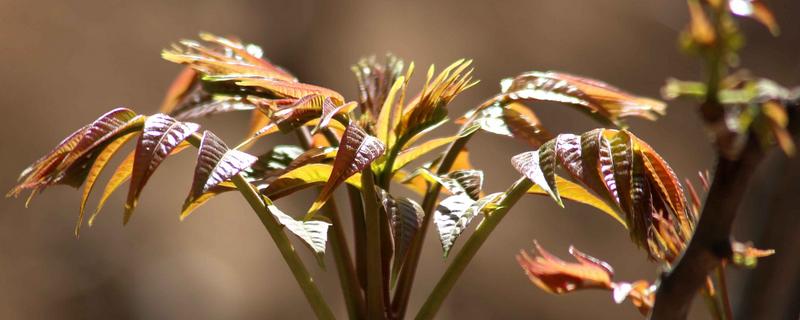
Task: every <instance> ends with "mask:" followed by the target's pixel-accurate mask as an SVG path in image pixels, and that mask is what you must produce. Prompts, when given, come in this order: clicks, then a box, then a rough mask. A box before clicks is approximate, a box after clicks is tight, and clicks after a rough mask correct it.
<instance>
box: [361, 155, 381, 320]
mask: <svg viewBox="0 0 800 320" xmlns="http://www.w3.org/2000/svg"><path fill="white" fill-rule="evenodd" d="M374 179H375V177H374V176H373V173H372V169H370V168H369V167H367V168H366V169H364V170H363V171H362V172H361V185H362V195H363V197H364V209H365V210H364V211H365V212H364V213H365V214H364V220H365V223H366V229H367V230H366V231H367V234H366V239H365V240H366V251H367V252H366V253H367V257H366V258H367V259H366V260H367V299H366V300H367V317H368V318H369V319H385V318H386V316H385V315H386V313H385V308H384V300H383V299H384V297H383V292H384V291H383V265H382V256H381V226H380V216H379V214H380V213H379V212H378V196H377V194H376V193H375V180H374Z"/></svg>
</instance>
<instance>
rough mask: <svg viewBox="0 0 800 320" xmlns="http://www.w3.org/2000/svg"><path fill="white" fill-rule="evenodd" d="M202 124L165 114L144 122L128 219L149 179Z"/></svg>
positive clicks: (129, 191)
mask: <svg viewBox="0 0 800 320" xmlns="http://www.w3.org/2000/svg"><path fill="white" fill-rule="evenodd" d="M198 128H200V126H199V125H197V124H194V123H189V122H180V121H177V120H175V119H174V118H172V117H170V116H168V115H165V114H156V115H153V116H151V117H149V118H147V120H146V121H145V122H144V129H142V135H141V136H140V137H139V141H138V142H137V144H136V156H135V158H134V160H133V169H132V170H133V171H132V174H131V184H130V189H128V199H127V201H126V202H125V219H124V221H125V223H127V222H128V221H129V220H130V217H131V215H132V214H133V210H134V209H135V208H136V204H137V202H138V199H139V195H140V194H141V192H142V188H144V186H145V184H147V180H149V179H150V176H151V175H152V174H153V172H155V170H156V169H157V168H158V166H159V165H160V164H161V162H163V161H164V160H165V159H166V158H167V157H168V156H169V155H170V153H171V152H172V150H174V149H175V148H176V147H177V146H178V145H179V144H180V143H181V142H183V141H184V140H185V139H186V138H187V137H189V136H190V135H191V134H193V133H194V132H195V131H197V129H198Z"/></svg>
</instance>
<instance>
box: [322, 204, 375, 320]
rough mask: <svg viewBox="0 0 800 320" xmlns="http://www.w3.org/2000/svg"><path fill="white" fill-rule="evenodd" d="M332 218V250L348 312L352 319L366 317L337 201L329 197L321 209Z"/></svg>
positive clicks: (362, 296) (362, 297)
mask: <svg viewBox="0 0 800 320" xmlns="http://www.w3.org/2000/svg"><path fill="white" fill-rule="evenodd" d="M321 211H322V212H323V213H324V214H325V215H326V216H327V217H328V218H329V219H330V220H331V232H332V233H333V238H332V239H330V243H331V251H333V257H334V261H335V262H336V271H337V272H338V273H339V285H340V286H341V287H342V295H344V302H345V305H346V306H347V314H348V315H349V316H350V319H363V318H364V312H365V308H364V295H363V294H362V291H361V287H360V285H359V283H358V279H356V271H355V269H354V267H353V258H352V257H351V256H350V250H349V249H348V248H347V238H346V236H345V234H344V229H343V228H342V227H343V226H344V224H342V219H341V217H340V215H339V210H338V209H337V207H336V202H335V200H334V199H333V198H331V199H329V200H328V202H327V203H326V204H325V206H323V207H322V210H321Z"/></svg>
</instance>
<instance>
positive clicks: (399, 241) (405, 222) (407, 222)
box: [384, 197, 425, 269]
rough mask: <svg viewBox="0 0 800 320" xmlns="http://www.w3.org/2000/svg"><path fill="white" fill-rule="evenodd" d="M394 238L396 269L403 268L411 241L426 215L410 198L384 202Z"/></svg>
mask: <svg viewBox="0 0 800 320" xmlns="http://www.w3.org/2000/svg"><path fill="white" fill-rule="evenodd" d="M384 207H385V208H386V212H387V213H388V214H389V221H390V225H391V227H392V236H393V237H394V257H395V259H394V265H395V269H398V268H399V267H401V266H402V263H403V261H404V260H405V256H406V253H407V252H408V248H409V247H410V245H411V241H412V240H413V239H414V236H415V235H416V233H417V230H419V226H420V225H421V224H422V218H423V217H424V216H425V213H424V212H423V210H422V207H420V205H419V204H417V203H416V202H414V200H411V199H408V198H397V199H395V198H391V197H389V198H388V200H386V201H384Z"/></svg>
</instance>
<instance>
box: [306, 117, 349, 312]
mask: <svg viewBox="0 0 800 320" xmlns="http://www.w3.org/2000/svg"><path fill="white" fill-rule="evenodd" d="M295 132H296V134H297V140H298V141H299V142H300V145H301V146H302V147H303V149H305V150H308V149H309V148H311V134H310V133H309V132H308V128H306V127H300V128H298V129H297V130H296V131H295ZM324 132H325V133H330V135H328V134H326V138H328V142H329V143H330V144H331V145H332V146H336V145H338V143H339V141H337V140H336V138H335V136H333V135H332V132H330V130H327V129H326V130H325V131H324ZM320 211H321V212H322V213H323V214H324V215H325V216H327V217H328V218H329V219H330V220H331V224H332V225H331V231H332V233H333V238H331V239H330V244H331V251H333V257H334V261H335V262H336V271H337V273H338V275H339V285H340V286H341V289H342V295H343V296H344V301H345V305H346V306H347V314H348V315H349V317H350V319H363V318H364V312H365V310H364V309H365V308H364V295H363V294H362V291H361V289H360V285H359V283H358V279H357V278H356V271H355V269H354V267H353V258H352V256H351V255H350V249H349V248H348V247H347V237H346V236H345V234H344V229H343V228H342V226H343V224H342V219H341V216H340V215H339V209H338V207H337V206H336V201H335V199H333V198H331V199H329V200H328V202H327V203H326V204H325V205H324V206H323V207H322V209H321V210H320Z"/></svg>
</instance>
